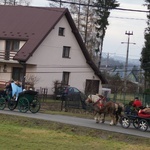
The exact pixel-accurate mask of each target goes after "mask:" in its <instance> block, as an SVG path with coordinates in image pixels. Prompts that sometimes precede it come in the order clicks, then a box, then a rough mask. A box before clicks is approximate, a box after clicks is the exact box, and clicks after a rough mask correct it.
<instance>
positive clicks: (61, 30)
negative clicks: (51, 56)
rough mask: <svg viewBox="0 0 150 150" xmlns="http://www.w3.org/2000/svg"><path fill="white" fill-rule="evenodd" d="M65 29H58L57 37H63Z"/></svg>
mask: <svg viewBox="0 0 150 150" xmlns="http://www.w3.org/2000/svg"><path fill="white" fill-rule="evenodd" d="M64 32H65V28H62V27H59V31H58V35H59V36H65V33H64Z"/></svg>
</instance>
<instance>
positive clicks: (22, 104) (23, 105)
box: [18, 97, 29, 113]
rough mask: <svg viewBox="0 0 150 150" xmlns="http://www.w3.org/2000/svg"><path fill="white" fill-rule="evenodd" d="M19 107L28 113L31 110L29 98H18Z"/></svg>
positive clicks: (21, 110)
mask: <svg viewBox="0 0 150 150" xmlns="http://www.w3.org/2000/svg"><path fill="white" fill-rule="evenodd" d="M18 109H19V111H20V112H23V113H26V112H27V111H28V110H29V101H28V99H27V98H25V97H22V98H20V99H19V100H18Z"/></svg>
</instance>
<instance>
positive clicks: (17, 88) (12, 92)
mask: <svg viewBox="0 0 150 150" xmlns="http://www.w3.org/2000/svg"><path fill="white" fill-rule="evenodd" d="M21 92H22V87H21V84H20V83H19V81H15V82H14V81H13V80H10V81H8V82H7V83H6V86H5V95H8V96H9V98H8V99H7V101H8V100H10V99H12V98H13V99H14V100H17V98H18V96H19V93H21Z"/></svg>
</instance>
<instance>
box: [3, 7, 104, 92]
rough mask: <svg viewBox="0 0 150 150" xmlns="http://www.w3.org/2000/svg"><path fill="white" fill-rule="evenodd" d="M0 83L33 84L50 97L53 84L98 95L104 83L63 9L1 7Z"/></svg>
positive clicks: (65, 10) (67, 13) (67, 12)
mask: <svg viewBox="0 0 150 150" xmlns="http://www.w3.org/2000/svg"><path fill="white" fill-rule="evenodd" d="M0 20H1V21H0V80H1V81H8V80H10V79H14V80H19V81H21V82H22V84H23V86H24V85H25V83H26V82H29V81H30V82H33V84H34V87H35V90H39V89H40V88H41V87H42V88H46V89H48V93H49V94H53V91H52V89H53V87H54V83H55V82H56V81H60V82H61V83H63V84H65V85H70V86H73V87H77V88H78V89H79V90H81V91H82V92H86V93H101V89H102V84H105V83H106V82H107V81H106V80H105V78H104V77H103V76H102V75H101V72H100V71H99V70H98V68H97V67H96V65H95V64H94V63H93V61H92V60H91V57H90V55H89V53H88V51H87V50H86V48H85V45H84V43H83V41H82V38H81V36H80V34H79V32H78V30H77V28H76V26H75V24H74V21H73V19H72V17H71V15H70V13H69V11H68V9H66V8H45V7H29V6H5V5H0Z"/></svg>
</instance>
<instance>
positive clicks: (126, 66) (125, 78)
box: [121, 31, 136, 100]
mask: <svg viewBox="0 0 150 150" xmlns="http://www.w3.org/2000/svg"><path fill="white" fill-rule="evenodd" d="M125 34H126V35H127V36H128V41H127V42H121V44H127V54H126V62H125V67H124V100H125V95H126V90H127V68H128V56H129V45H130V44H136V43H130V35H133V32H130V31H128V32H127V31H126V32H125Z"/></svg>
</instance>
